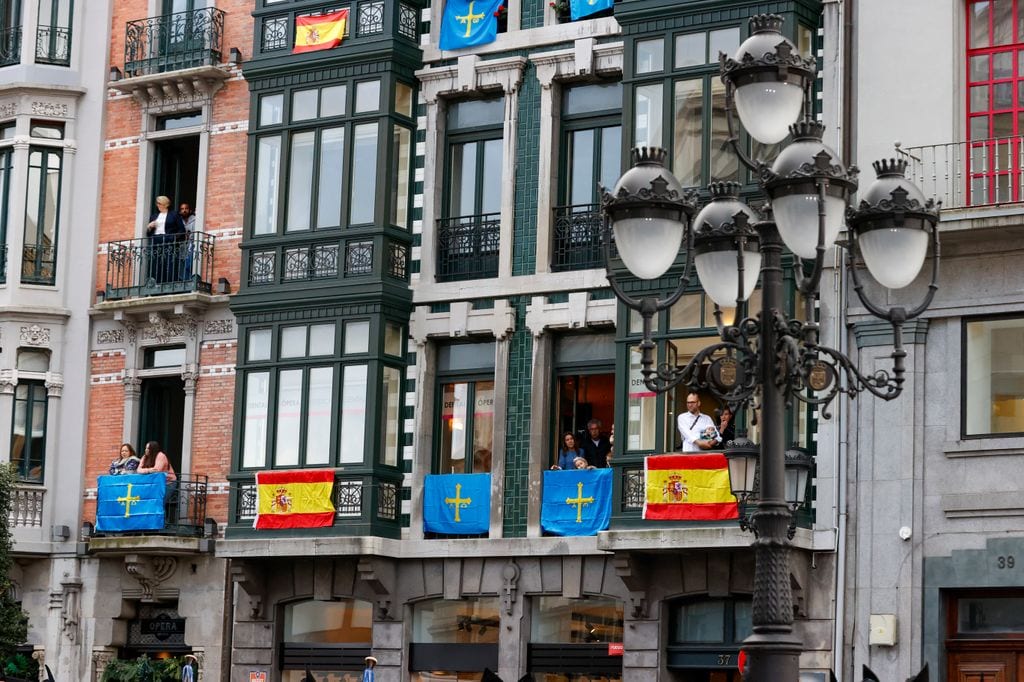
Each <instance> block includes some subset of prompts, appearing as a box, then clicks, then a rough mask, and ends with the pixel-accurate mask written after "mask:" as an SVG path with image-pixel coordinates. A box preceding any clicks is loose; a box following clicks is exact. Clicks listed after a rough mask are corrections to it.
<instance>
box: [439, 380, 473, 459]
mask: <svg viewBox="0 0 1024 682" xmlns="http://www.w3.org/2000/svg"><path fill="white" fill-rule="evenodd" d="M468 395H469V384H466V383H459V384H444V385H442V386H441V462H440V468H439V469H438V473H441V474H461V473H464V472H465V471H466V400H467V399H468Z"/></svg>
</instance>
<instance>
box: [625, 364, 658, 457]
mask: <svg viewBox="0 0 1024 682" xmlns="http://www.w3.org/2000/svg"><path fill="white" fill-rule="evenodd" d="M640 369H641V365H640V348H639V347H637V346H632V347H630V349H629V389H628V390H629V395H628V398H629V402H628V404H627V406H626V418H627V430H626V449H627V450H653V449H654V432H655V427H656V420H657V415H656V414H655V408H656V406H657V395H656V394H655V393H654V391H652V390H650V389H649V388H647V386H646V385H644V377H643V375H642V374H641V373H640Z"/></svg>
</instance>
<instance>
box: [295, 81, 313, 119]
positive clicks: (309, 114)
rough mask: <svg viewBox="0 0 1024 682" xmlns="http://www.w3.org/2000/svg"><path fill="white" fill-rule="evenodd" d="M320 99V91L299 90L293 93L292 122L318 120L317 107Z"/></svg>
mask: <svg viewBox="0 0 1024 682" xmlns="http://www.w3.org/2000/svg"><path fill="white" fill-rule="evenodd" d="M318 99H319V91H317V90H316V89H315V88H314V89H312V90H298V91H296V92H294V93H292V120H293V121H307V120H309V119H311V118H316V105H317V100H318Z"/></svg>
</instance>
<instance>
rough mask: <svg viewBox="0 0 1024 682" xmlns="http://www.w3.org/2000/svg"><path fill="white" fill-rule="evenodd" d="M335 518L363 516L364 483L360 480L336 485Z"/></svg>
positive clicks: (339, 482) (341, 482)
mask: <svg viewBox="0 0 1024 682" xmlns="http://www.w3.org/2000/svg"><path fill="white" fill-rule="evenodd" d="M334 510H335V516H362V515H363V482H362V481H361V480H359V479H356V480H349V481H338V482H336V483H335V484H334Z"/></svg>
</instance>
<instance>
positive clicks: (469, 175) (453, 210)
mask: <svg viewBox="0 0 1024 682" xmlns="http://www.w3.org/2000/svg"><path fill="white" fill-rule="evenodd" d="M451 179H452V180H451V182H452V185H451V197H450V198H449V201H450V202H451V203H450V209H449V211H448V212H449V214H451V217H456V216H465V215H474V213H475V212H476V210H475V202H476V142H467V143H466V144H456V145H453V146H452V170H451Z"/></svg>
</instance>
